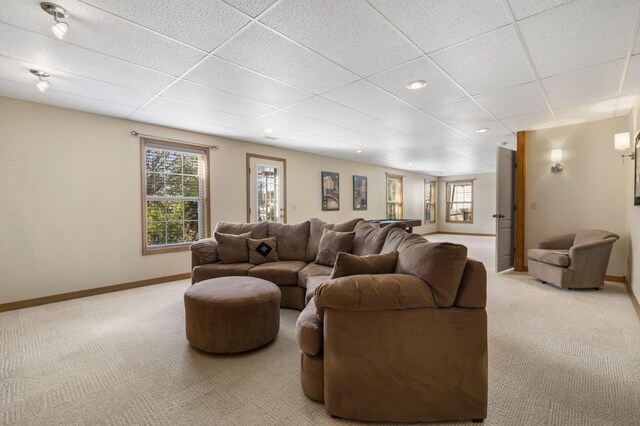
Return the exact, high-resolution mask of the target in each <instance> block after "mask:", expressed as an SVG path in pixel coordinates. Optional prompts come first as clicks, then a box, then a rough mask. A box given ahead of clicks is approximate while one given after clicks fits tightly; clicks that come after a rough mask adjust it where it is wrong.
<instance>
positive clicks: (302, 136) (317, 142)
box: [290, 133, 366, 157]
mask: <svg viewBox="0 0 640 426" xmlns="http://www.w3.org/2000/svg"><path fill="white" fill-rule="evenodd" d="M290 142H295V143H296V144H298V145H300V146H304V147H305V148H306V149H308V150H313V151H314V152H318V151H326V150H335V151H345V152H352V153H355V151H356V150H362V151H363V153H359V155H360V157H363V156H364V151H365V150H366V147H365V146H362V145H360V144H359V143H357V142H356V141H354V140H351V141H349V142H344V141H340V140H337V139H334V138H330V137H327V136H326V134H323V135H311V134H308V133H298V134H297V135H296V136H295V138H293V139H290Z"/></svg>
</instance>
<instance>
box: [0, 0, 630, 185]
mask: <svg viewBox="0 0 640 426" xmlns="http://www.w3.org/2000/svg"><path fill="white" fill-rule="evenodd" d="M56 1H57V2H58V4H60V5H61V6H63V7H64V8H66V9H67V10H68V11H69V13H70V15H71V16H70V17H69V18H68V19H66V20H65V21H66V22H68V23H69V26H70V27H69V31H68V32H67V34H66V37H65V38H64V40H58V39H57V38H56V37H55V36H54V35H53V34H52V32H51V28H50V27H51V24H52V23H53V19H52V18H51V17H50V16H49V15H48V14H46V13H45V12H44V11H43V10H42V9H41V8H40V4H39V3H40V2H39V1H37V0H21V1H15V0H11V1H9V0H0V96H7V97H12V98H18V99H25V100H28V101H33V102H40V103H45V104H51V105H56V106H60V107H64V108H72V109H78V110H82V111H87V112H93V113H98V114H105V115H110V116H115V117H124V118H129V119H132V120H138V121H143V122H148V123H154V124H161V125H165V126H170V127H176V128H180V129H186V130H193V131H198V132H203V133H209V134H215V135H220V136H224V137H229V138H234V139H239V140H247V141H251V142H257V143H262V144H268V145H274V146H280V147H283V148H290V149H298V150H301V151H305V152H312V153H319V154H323V155H329V156H335V157H340V158H348V159H354V160H359V161H363V162H368V163H373V164H381V165H385V166H390V167H395V168H400V169H406V170H413V171H419V172H424V173H428V174H431V175H439V176H443V175H454V174H466V173H481V172H489V171H492V170H495V156H496V153H495V151H496V147H497V146H498V145H505V144H506V145H507V146H511V147H512V146H513V143H514V140H515V133H516V132H517V131H519V130H532V129H540V128H547V127H554V126H562V125H568V124H576V123H582V122H586V121H592V120H600V119H604V118H611V117H616V116H624V115H627V114H628V113H629V111H630V109H631V108H632V106H633V104H634V103H635V99H636V96H637V95H638V91H639V90H640V34H639V32H638V26H639V20H640V2H639V1H638V0H608V1H602V0H486V1H477V0H447V1H435V0H420V1H416V0H324V1H318V0H190V1H186V0H181V1H178V0H136V1H130V0H56ZM31 68H36V69H41V70H43V71H46V72H47V73H49V74H50V77H49V79H48V80H49V82H50V83H51V85H50V89H49V90H48V91H46V92H45V93H40V92H39V91H38V90H37V89H36V87H35V83H36V82H37V79H36V77H34V76H33V75H31V74H30V73H29V69H31ZM416 80H424V81H425V82H426V86H425V87H424V88H422V89H419V90H409V89H408V88H407V84H408V83H410V82H412V81H416ZM483 128H484V129H487V130H486V131H485V132H483V133H479V132H477V131H476V130H478V129H483ZM265 129H268V130H269V131H265Z"/></svg>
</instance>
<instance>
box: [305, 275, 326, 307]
mask: <svg viewBox="0 0 640 426" xmlns="http://www.w3.org/2000/svg"><path fill="white" fill-rule="evenodd" d="M330 279H331V277H330V276H329V275H317V276H315V277H309V279H307V294H306V296H305V298H304V300H305V303H309V301H310V300H311V299H312V298H313V296H314V295H315V294H316V288H318V287H320V284H322V283H323V282H325V281H329V280H330Z"/></svg>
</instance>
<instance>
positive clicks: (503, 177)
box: [493, 147, 516, 272]
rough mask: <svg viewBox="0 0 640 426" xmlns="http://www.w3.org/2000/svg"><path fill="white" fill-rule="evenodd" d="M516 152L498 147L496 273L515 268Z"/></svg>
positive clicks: (495, 215)
mask: <svg viewBox="0 0 640 426" xmlns="http://www.w3.org/2000/svg"><path fill="white" fill-rule="evenodd" d="M515 167H516V152H515V151H512V150H510V149H508V148H503V147H498V170H497V175H496V182H497V183H496V214H494V215H493V217H494V218H495V219H496V272H501V271H504V270H506V269H510V268H513V259H514V247H515V226H514V225H515V177H516V173H515Z"/></svg>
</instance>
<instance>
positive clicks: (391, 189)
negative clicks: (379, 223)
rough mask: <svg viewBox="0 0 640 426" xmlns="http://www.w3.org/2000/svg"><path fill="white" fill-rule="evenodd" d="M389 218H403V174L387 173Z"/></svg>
mask: <svg viewBox="0 0 640 426" xmlns="http://www.w3.org/2000/svg"><path fill="white" fill-rule="evenodd" d="M387 219H402V176H397V175H390V174H387Z"/></svg>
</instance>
